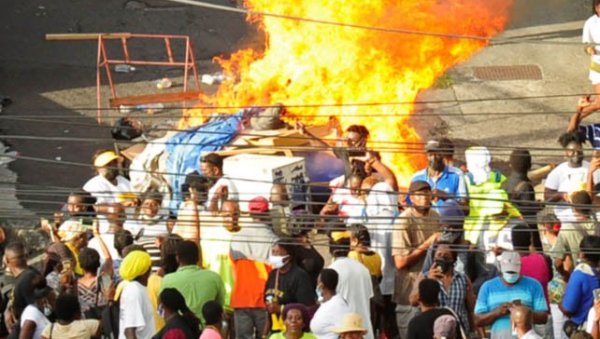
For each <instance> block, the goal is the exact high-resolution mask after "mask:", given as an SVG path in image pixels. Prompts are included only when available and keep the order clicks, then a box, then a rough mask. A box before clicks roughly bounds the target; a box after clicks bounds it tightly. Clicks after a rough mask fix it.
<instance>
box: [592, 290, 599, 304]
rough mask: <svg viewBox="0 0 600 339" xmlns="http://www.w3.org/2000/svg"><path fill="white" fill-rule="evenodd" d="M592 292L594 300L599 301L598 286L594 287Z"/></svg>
mask: <svg viewBox="0 0 600 339" xmlns="http://www.w3.org/2000/svg"><path fill="white" fill-rule="evenodd" d="M593 292H594V300H595V301H600V288H597V289H595V290H594V291H593Z"/></svg>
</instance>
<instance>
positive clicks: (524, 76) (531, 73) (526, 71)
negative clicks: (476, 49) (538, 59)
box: [473, 65, 542, 81]
mask: <svg viewBox="0 0 600 339" xmlns="http://www.w3.org/2000/svg"><path fill="white" fill-rule="evenodd" d="M473 74H474V75H475V77H476V78H477V79H479V80H496V81H504V80H542V70H541V69H540V68H539V66H536V65H511V66H485V67H473Z"/></svg>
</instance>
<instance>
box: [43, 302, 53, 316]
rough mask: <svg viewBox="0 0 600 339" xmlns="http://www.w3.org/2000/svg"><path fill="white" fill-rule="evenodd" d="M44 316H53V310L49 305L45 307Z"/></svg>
mask: <svg viewBox="0 0 600 339" xmlns="http://www.w3.org/2000/svg"><path fill="white" fill-rule="evenodd" d="M44 315H45V316H46V317H49V316H50V315H52V308H51V307H50V305H48V304H46V305H44Z"/></svg>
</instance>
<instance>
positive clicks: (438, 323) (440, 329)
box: [433, 314, 457, 338]
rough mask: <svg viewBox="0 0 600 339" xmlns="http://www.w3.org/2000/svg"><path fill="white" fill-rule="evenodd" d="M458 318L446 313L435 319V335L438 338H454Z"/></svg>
mask: <svg viewBox="0 0 600 339" xmlns="http://www.w3.org/2000/svg"><path fill="white" fill-rule="evenodd" d="M456 325H457V324H456V318H454V317H453V316H451V315H449V314H446V315H442V316H440V317H438V318H437V319H435V322H434V323H433V336H434V337H436V338H442V337H444V338H454V337H455V336H456Z"/></svg>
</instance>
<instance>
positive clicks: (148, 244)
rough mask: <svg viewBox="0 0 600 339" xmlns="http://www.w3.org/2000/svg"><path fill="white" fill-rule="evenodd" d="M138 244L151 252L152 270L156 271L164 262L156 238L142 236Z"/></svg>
mask: <svg viewBox="0 0 600 339" xmlns="http://www.w3.org/2000/svg"><path fill="white" fill-rule="evenodd" d="M136 244H137V245H140V246H142V247H143V248H144V249H145V250H146V252H148V254H150V259H151V260H152V272H153V273H156V272H157V271H158V269H159V268H160V265H161V263H162V260H161V257H160V248H158V246H156V238H147V237H141V238H140V239H139V240H138V241H137V242H136Z"/></svg>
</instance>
